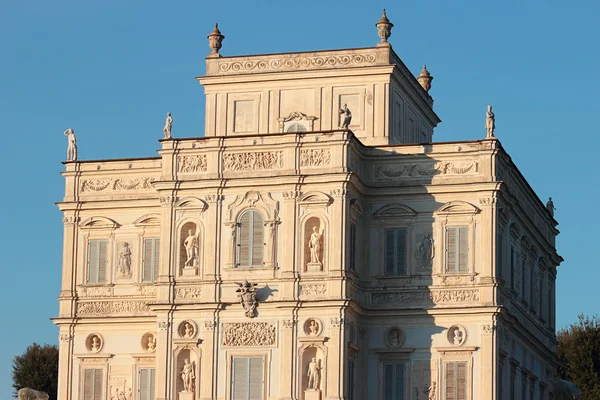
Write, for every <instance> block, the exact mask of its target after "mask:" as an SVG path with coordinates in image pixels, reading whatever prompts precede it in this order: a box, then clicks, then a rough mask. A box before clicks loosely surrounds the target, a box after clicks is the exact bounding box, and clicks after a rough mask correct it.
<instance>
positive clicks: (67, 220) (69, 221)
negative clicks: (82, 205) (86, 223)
mask: <svg viewBox="0 0 600 400" xmlns="http://www.w3.org/2000/svg"><path fill="white" fill-rule="evenodd" d="M80 220H81V218H79V217H74V216H64V217H63V224H65V225H75V224H77V223H78V222H79V221H80Z"/></svg>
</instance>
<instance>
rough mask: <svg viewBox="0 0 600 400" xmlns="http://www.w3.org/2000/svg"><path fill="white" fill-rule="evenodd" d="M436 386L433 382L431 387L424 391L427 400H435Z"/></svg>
mask: <svg viewBox="0 0 600 400" xmlns="http://www.w3.org/2000/svg"><path fill="white" fill-rule="evenodd" d="M436 386H437V384H436V383H435V381H433V382H431V386H429V387H428V388H427V389H425V392H424V393H429V395H428V396H427V400H435V397H436V394H435V393H436Z"/></svg>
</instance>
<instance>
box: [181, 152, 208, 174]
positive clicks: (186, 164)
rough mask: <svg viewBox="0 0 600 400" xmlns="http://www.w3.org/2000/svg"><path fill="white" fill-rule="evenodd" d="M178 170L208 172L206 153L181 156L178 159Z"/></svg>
mask: <svg viewBox="0 0 600 400" xmlns="http://www.w3.org/2000/svg"><path fill="white" fill-rule="evenodd" d="M177 167H178V169H177V171H178V172H183V173H186V172H206V170H207V163H206V154H196V155H190V156H179V157H178V159H177Z"/></svg>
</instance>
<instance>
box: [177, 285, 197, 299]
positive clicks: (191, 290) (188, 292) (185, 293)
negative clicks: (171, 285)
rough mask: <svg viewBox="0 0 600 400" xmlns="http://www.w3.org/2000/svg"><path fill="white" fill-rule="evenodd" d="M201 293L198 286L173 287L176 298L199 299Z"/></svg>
mask: <svg viewBox="0 0 600 400" xmlns="http://www.w3.org/2000/svg"><path fill="white" fill-rule="evenodd" d="M201 295H202V289H201V288H199V287H179V288H176V289H175V299H176V300H192V299H199V298H200V296H201Z"/></svg>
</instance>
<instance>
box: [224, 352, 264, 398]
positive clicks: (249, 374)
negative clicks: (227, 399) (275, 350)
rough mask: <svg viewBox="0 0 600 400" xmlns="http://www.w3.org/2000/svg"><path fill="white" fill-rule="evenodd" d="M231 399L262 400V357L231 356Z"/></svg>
mask: <svg viewBox="0 0 600 400" xmlns="http://www.w3.org/2000/svg"><path fill="white" fill-rule="evenodd" d="M232 363H233V367H232V372H231V374H232V376H231V399H232V400H263V399H264V397H263V387H264V376H263V375H264V359H263V357H233V361H232Z"/></svg>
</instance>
